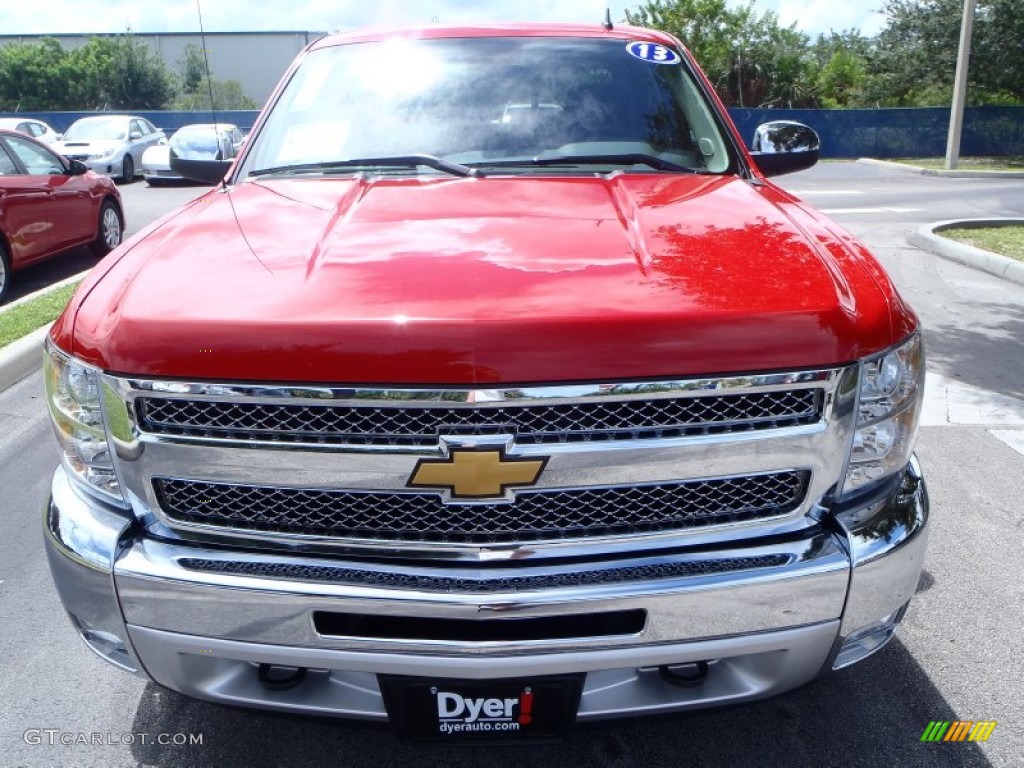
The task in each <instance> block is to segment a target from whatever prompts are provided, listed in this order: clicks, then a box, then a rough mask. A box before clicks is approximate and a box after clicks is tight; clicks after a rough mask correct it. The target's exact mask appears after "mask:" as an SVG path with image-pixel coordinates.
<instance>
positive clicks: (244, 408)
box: [135, 388, 822, 446]
mask: <svg viewBox="0 0 1024 768" xmlns="http://www.w3.org/2000/svg"><path fill="white" fill-rule="evenodd" d="M135 408H136V416H137V418H138V422H139V424H140V425H141V427H142V429H143V430H144V431H146V432H149V433H152V434H160V435H179V436H191V437H209V438H221V439H230V440H269V441H280V442H288V443H317V444H328V445H337V444H347V445H385V446H399V445H411V446H425V445H433V444H436V443H437V439H438V436H439V435H452V434H454V435H482V434H487V435H493V434H495V433H501V434H515V435H516V441H517V442H518V443H519V444H520V445H529V444H540V443H565V442H575V441H585V440H637V439H648V438H672V437H683V436H689V435H714V434H725V433H730V432H744V431H749V430H760V429H775V428H779V427H789V426H798V425H803V424H813V423H815V422H817V421H819V420H820V418H821V408H822V390H821V389H820V388H810V389H786V390H779V391H771V392H749V393H743V394H714V395H700V396H694V397H661V398H658V397H650V398H640V399H627V400H621V399H619V400H617V399H615V398H614V396H609V397H608V399H607V400H606V399H604V398H597V399H588V400H584V401H578V402H553V403H546V404H537V403H536V402H533V404H522V405H520V404H516V403H514V402H509V401H504V402H502V403H498V404H493V403H460V404H448V403H434V404H429V405H423V404H421V403H416V402H409V401H396V402H395V403H394V404H391V403H380V402H378V403H375V404H372V405H369V404H367V405H363V404H352V403H345V404H340V403H333V404H323V405H321V404H312V405H296V404H289V403H286V402H285V403H267V402H259V403H255V402H239V401H237V400H232V401H216V400H200V399H179V398H169V397H154V396H146V397H140V398H138V399H137V400H136V401H135Z"/></svg>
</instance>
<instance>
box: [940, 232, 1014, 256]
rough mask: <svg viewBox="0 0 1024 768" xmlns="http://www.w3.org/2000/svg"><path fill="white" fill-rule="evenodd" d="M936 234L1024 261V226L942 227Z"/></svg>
mask: <svg viewBox="0 0 1024 768" xmlns="http://www.w3.org/2000/svg"><path fill="white" fill-rule="evenodd" d="M935 234H937V235H942V237H948V238H949V239H950V240H957V241H959V242H961V243H967V244H968V245H973V246H974V247H975V248H983V249H984V250H986V251H992V253H1000V254H1002V255H1003V256H1009V257H1010V258H1011V259H1017V260H1018V261H1024V226H1020V225H1014V226H1008V227H988V228H982V227H979V228H976V229H975V228H970V229H942V230H939V231H938V232H936V233H935Z"/></svg>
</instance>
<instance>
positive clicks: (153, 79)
mask: <svg viewBox="0 0 1024 768" xmlns="http://www.w3.org/2000/svg"><path fill="white" fill-rule="evenodd" d="M173 93H174V83H173V78H172V77H171V75H170V72H169V71H168V69H167V67H166V66H164V64H163V62H162V61H160V59H158V58H157V57H156V56H154V55H153V54H152V52H151V51H150V50H149V48H148V47H147V46H146V45H144V44H143V43H140V42H139V41H137V40H136V39H135V38H134V37H132V36H131V35H130V34H125V35H117V36H114V37H93V38H90V39H89V41H88V42H87V43H86V44H85V45H83V46H81V47H80V48H76V49H74V50H71V51H66V50H65V49H64V48H63V47H62V46H61V45H60V43H59V42H58V41H57V40H55V39H54V38H43V39H42V40H40V41H39V42H38V43H15V44H12V45H8V46H5V47H2V48H0V108H2V109H4V110H9V111H16V110H69V109H74V110H78V109H161V108H163V107H164V106H166V104H167V102H168V101H169V100H170V98H171V96H172V95H173Z"/></svg>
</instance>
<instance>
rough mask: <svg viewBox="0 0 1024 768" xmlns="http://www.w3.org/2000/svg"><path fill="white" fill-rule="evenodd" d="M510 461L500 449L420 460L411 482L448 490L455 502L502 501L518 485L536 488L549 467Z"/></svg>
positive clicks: (463, 451) (541, 463)
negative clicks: (543, 472) (536, 484)
mask: <svg viewBox="0 0 1024 768" xmlns="http://www.w3.org/2000/svg"><path fill="white" fill-rule="evenodd" d="M547 462H548V460H547V458H542V459H511V458H509V457H507V456H506V455H505V452H504V451H503V450H500V449H494V448H490V449H487V450H473V449H468V450H467V449H456V450H453V451H452V452H451V454H450V455H449V456H448V458H446V459H420V461H419V463H418V464H417V465H416V469H415V470H413V473H412V477H410V478H409V486H410V487H414V488H447V489H448V490H450V491H451V497H452V498H453V499H486V498H491V497H500V496H503V495H504V494H505V491H506V490H507V489H508V488H510V487H512V486H515V485H533V484H534V483H536V482H537V478H538V477H540V473H541V472H542V471H543V470H544V465H545V464H547Z"/></svg>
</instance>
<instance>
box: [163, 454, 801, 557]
mask: <svg viewBox="0 0 1024 768" xmlns="http://www.w3.org/2000/svg"><path fill="white" fill-rule="evenodd" d="M809 476H810V473H809V472H807V471H784V472H773V473H767V474H759V475H749V476H743V477H729V478H718V479H707V480H688V481H684V482H673V483H659V484H653V485H637V486H630V487H612V488H593V487H588V488H580V489H564V490H559V489H544V490H532V491H520V492H518V493H517V494H516V497H515V500H514V501H513V502H511V503H482V504H447V505H446V504H443V503H442V501H441V497H440V496H439V495H437V494H435V493H400V492H362V491H359V492H356V491H345V490H333V489H307V488H279V487H267V486H257V485H236V484H228V483H210V482H201V481H194V480H182V479H173V478H155V479H154V481H153V485H154V490H155V491H156V496H157V501H158V503H159V504H160V507H161V508H162V510H163V512H164V514H165V515H166V516H167V517H168V518H169V519H170V521H171V522H172V524H173V523H174V522H178V523H183V524H186V525H191V526H197V525H198V526H213V527H216V528H222V529H229V530H236V531H248V532H254V533H269V534H273V533H277V534H297V535H304V536H321V537H323V536H326V537H333V538H336V537H343V538H348V539H384V540H394V541H402V542H411V541H426V542H430V541H437V542H466V543H501V542H520V541H529V540H539V539H567V538H580V537H593V536H608V535H627V534H637V533H647V532H657V531H672V530H685V529H691V528H695V527H699V526H709V525H721V524H725V523H738V522H745V521H752V520H763V519H767V518H772V517H775V516H778V515H784V514H786V513H788V512H791V511H793V510H794V509H795V508H796V507H797V506H799V504H800V502H801V501H802V500H803V497H804V494H805V493H806V489H807V483H808V480H809Z"/></svg>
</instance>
